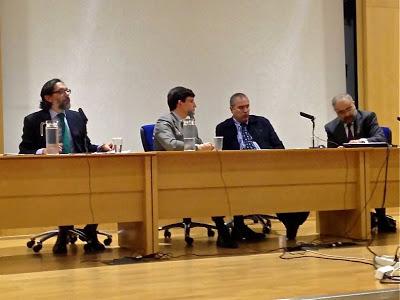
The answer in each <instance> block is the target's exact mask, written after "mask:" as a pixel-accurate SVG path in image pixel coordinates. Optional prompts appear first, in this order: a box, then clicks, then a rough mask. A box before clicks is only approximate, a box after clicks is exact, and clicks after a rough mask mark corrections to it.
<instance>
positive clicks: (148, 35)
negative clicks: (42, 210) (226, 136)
mask: <svg viewBox="0 0 400 300" xmlns="http://www.w3.org/2000/svg"><path fill="white" fill-rule="evenodd" d="M60 12H62V13H61V14H63V13H65V14H67V15H68V17H65V18H63V17H60ZM0 15H1V17H0V20H1V24H2V35H1V39H2V44H3V48H2V55H3V94H4V98H3V100H4V106H3V111H4V139H5V141H4V146H5V152H16V151H18V144H19V143H20V141H21V133H22V125H23V118H24V117H25V116H26V115H28V114H30V113H32V112H34V111H35V110H38V106H39V100H40V99H39V98H40V97H39V93H40V89H41V87H42V85H43V83H44V82H46V81H47V80H48V79H50V78H53V77H61V79H63V80H64V81H65V83H66V84H67V85H68V86H69V88H71V89H72V95H71V104H72V109H75V110H77V109H78V108H79V107H82V109H83V110H84V111H85V113H86V115H87V117H88V118H89V122H88V133H89V136H90V138H91V140H92V141H93V142H94V143H103V142H107V141H109V140H111V138H112V137H114V136H122V137H123V139H124V148H125V149H126V150H128V149H131V150H135V151H142V149H143V147H142V144H141V141H140V134H139V128H140V126H141V125H143V124H148V123H154V122H155V121H156V120H157V118H158V117H159V116H160V115H161V114H165V113H166V112H167V111H168V107H167V103H166V94H167V92H168V90H169V89H170V88H172V87H174V86H177V85H183V86H188V87H191V88H192V89H193V90H194V92H195V94H196V100H197V104H198V109H197V111H196V120H197V124H198V127H199V133H200V136H201V137H202V139H203V140H204V141H211V140H212V138H213V137H214V135H215V126H216V125H217V124H218V123H219V122H221V121H223V120H225V119H226V118H228V117H230V111H229V97H230V96H231V95H232V94H233V93H235V92H239V91H240V92H245V93H246V94H248V96H249V98H250V99H251V105H252V112H253V113H254V114H258V115H263V116H266V117H267V118H268V119H270V121H271V123H272V124H273V126H274V128H275V129H276V131H277V133H278V135H279V137H280V138H281V139H282V141H283V143H284V144H285V146H286V147H287V148H297V147H299V148H302V147H309V146H310V145H311V123H310V122H309V121H308V120H306V119H304V118H301V117H300V116H299V112H300V111H305V112H308V113H310V114H313V115H316V116H318V122H317V127H316V133H317V134H318V136H320V137H321V138H323V139H324V138H326V133H325V131H324V127H323V126H324V124H325V123H327V122H328V121H330V120H331V119H332V118H334V112H333V111H332V108H331V106H330V99H331V98H332V96H333V95H335V94H338V93H341V92H343V91H344V90H345V87H346V81H345V62H344V39H343V34H344V33H343V31H344V27H343V1H342V0H301V1H294V0H280V1H275V0H253V1H242V0H219V1H215V0H203V1H195V0H191V1H186V0H170V1H162V0H142V1H122V0H114V1H108V0H96V1H81V0H69V1H48V0H37V1H31V0H19V1H7V0H0ZM60 33H62V34H60ZM50 37H51V38H50ZM21 82H23V83H24V84H23V88H20V87H21ZM321 143H322V144H325V142H321Z"/></svg>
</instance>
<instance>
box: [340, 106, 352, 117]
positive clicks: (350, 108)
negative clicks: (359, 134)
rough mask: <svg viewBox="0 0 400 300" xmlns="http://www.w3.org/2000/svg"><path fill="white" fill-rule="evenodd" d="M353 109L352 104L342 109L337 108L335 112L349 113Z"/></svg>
mask: <svg viewBox="0 0 400 300" xmlns="http://www.w3.org/2000/svg"><path fill="white" fill-rule="evenodd" d="M353 110H354V108H353V106H349V107H347V108H345V109H343V110H337V111H336V113H337V114H338V115H343V114H346V113H350V112H352V111H353Z"/></svg>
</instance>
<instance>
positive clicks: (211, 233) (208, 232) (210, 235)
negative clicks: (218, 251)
mask: <svg viewBox="0 0 400 300" xmlns="http://www.w3.org/2000/svg"><path fill="white" fill-rule="evenodd" d="M207 235H208V237H213V236H215V231H214V230H212V229H208V230H207Z"/></svg>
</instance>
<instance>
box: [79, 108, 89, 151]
mask: <svg viewBox="0 0 400 300" xmlns="http://www.w3.org/2000/svg"><path fill="white" fill-rule="evenodd" d="M78 112H79V114H80V116H81V118H82V120H83V123H85V126H84V130H83V135H84V136H83V147H84V148H85V153H86V154H87V153H89V149H88V146H87V122H88V119H87V117H86V115H85V113H84V112H83V110H82V108H79V109H78Z"/></svg>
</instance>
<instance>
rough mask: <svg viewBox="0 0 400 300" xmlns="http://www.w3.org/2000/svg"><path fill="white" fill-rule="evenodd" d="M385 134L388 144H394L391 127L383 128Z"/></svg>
mask: <svg viewBox="0 0 400 300" xmlns="http://www.w3.org/2000/svg"><path fill="white" fill-rule="evenodd" d="M381 128H382V130H383V133H384V134H385V137H386V140H387V142H388V144H390V145H391V144H392V130H391V129H390V128H389V127H381Z"/></svg>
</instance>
